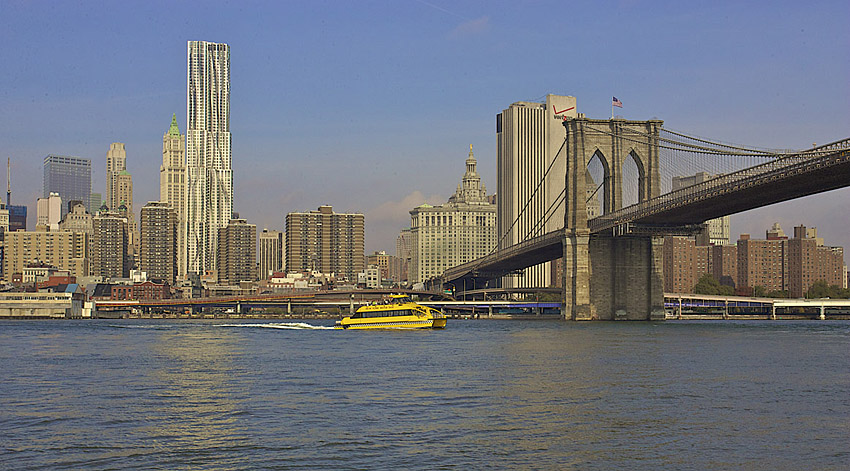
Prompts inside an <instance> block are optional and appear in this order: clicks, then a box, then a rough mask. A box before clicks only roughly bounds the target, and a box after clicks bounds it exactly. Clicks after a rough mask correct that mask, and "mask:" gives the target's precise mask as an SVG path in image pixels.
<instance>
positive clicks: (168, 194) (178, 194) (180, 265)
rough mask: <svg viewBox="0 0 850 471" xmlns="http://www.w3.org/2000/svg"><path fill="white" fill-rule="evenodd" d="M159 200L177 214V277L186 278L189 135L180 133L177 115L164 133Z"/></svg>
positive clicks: (173, 116)
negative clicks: (187, 157)
mask: <svg viewBox="0 0 850 471" xmlns="http://www.w3.org/2000/svg"><path fill="white" fill-rule="evenodd" d="M159 200H160V201H161V202H163V203H168V204H169V205H170V206H171V207H172V208H174V210H175V212H176V214H177V267H176V269H177V278H178V279H184V278H185V277H186V208H185V206H186V136H184V135H183V134H180V129H179V128H178V126H177V115H172V116H171V127H169V128H168V131H167V132H166V133H165V134H164V135H163V136H162V165H161V166H160V167H159Z"/></svg>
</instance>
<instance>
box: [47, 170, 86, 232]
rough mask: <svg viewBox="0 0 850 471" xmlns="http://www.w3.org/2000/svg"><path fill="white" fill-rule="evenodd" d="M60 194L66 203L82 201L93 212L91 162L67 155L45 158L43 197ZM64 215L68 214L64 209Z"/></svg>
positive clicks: (63, 208)
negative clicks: (91, 201)
mask: <svg viewBox="0 0 850 471" xmlns="http://www.w3.org/2000/svg"><path fill="white" fill-rule="evenodd" d="M50 193H58V194H59V196H60V197H62V199H63V200H64V201H73V200H77V201H82V202H83V204H84V205H86V209H87V210H88V211H89V212H91V210H92V207H91V204H90V198H91V160H89V159H82V158H80V157H70V156H66V155H53V154H49V155H48V156H47V157H45V158H44V189H43V196H44V197H45V198H48V197H49V196H50ZM61 211H62V214H61V216H60V219H61V217H64V216H65V213H67V212H68V210H67V208H65V207H62V210H61Z"/></svg>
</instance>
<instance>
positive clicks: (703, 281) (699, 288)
mask: <svg viewBox="0 0 850 471" xmlns="http://www.w3.org/2000/svg"><path fill="white" fill-rule="evenodd" d="M747 291H749V290H747ZM694 293H696V294H710V295H718V296H734V295H735V294H739V295H747V296H754V297H757V298H788V297H790V296H789V293H788V290H782V291H777V290H772V291H768V290H766V289H765V288H764V287H763V286H753V288H752V293H743V292H740V291H739V292H737V293H736V290H735V288H734V287H733V286H729V285H724V284H721V283H720V282H719V281H718V280H717V279H716V278H715V277H714V276H712V275H711V274H710V273H706V274H704V275H702V276H701V277H700V279H699V281H698V282H697V284H696V286H694ZM806 298H807V299H817V298H832V299H847V298H850V289H847V288H841V287H839V286H836V285H829V284H827V283H826V281H823V280H818V281H815V282H814V283H812V286H810V287H809V290H808V291H806Z"/></svg>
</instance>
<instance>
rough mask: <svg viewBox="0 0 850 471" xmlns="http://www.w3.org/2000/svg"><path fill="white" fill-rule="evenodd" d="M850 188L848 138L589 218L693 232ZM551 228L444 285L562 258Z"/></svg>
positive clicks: (598, 223) (621, 227)
mask: <svg viewBox="0 0 850 471" xmlns="http://www.w3.org/2000/svg"><path fill="white" fill-rule="evenodd" d="M846 186H850V139H843V140H841V141H836V142H834V143H831V144H827V145H825V146H821V147H817V148H814V149H810V150H807V151H805V152H803V153H800V154H793V155H789V156H786V157H782V158H778V159H776V160H774V161H771V162H768V163H765V164H762V165H757V166H754V167H750V168H747V169H744V170H741V171H739V172H735V173H730V174H726V175H721V176H719V177H717V178H714V179H711V180H708V181H706V182H703V183H700V184H697V185H693V186H689V187H686V188H682V189H680V190H677V191H673V192H670V193H667V194H664V195H661V196H658V197H656V198H651V199H649V200H646V201H643V202H640V203H638V204H635V205H632V206H628V207H626V208H623V209H621V210H618V211H613V212H611V213H608V214H604V215H602V216H599V217H597V218H594V219H591V220H589V221H588V227H589V229H590V232H591V233H603V232H605V231H611V233H612V234H613V235H615V236H627V235H631V234H635V235H652V234H657V235H669V234H687V233H694V232H696V231H697V230H699V228H700V227H701V225H702V223H704V222H705V221H707V220H709V219H713V218H717V217H721V216H727V215H730V214H735V213H738V212H741V211H747V210H750V209H755V208H759V207H762V206H768V205H771V204H774V203H779V202H782V201H787V200H791V199H795V198H801V197H803V196H808V195H813V194H816V193H821V192H825V191H830V190H835V189H837V188H842V187H846ZM564 236H565V235H564V231H563V230H562V229H559V230H556V231H552V232H549V233H546V234H543V235H541V236H537V237H534V238H531V239H528V240H526V241H524V242H521V243H519V244H516V245H513V246H511V247H507V248H504V249H500V250H497V251H494V252H493V253H491V254H490V255H487V256H485V257H481V258H478V259H476V260H473V261H471V262H467V263H465V264H463V265H458V266H457V267H454V268H451V269H449V270H446V272H445V273H444V274H443V276H442V279H441V280H440V281H442V282H443V283H451V284H454V285H455V286H457V285H458V284H464V283H467V282H468V283H469V284H470V285H473V286H474V284H475V280H476V279H479V280H481V279H493V278H498V277H501V276H503V275H505V274H508V273H510V272H512V271H515V270H521V269H523V268H527V267H530V266H534V265H537V264H539V263H542V262H546V261H549V260H555V259H558V258H560V257H562V256H563V242H564Z"/></svg>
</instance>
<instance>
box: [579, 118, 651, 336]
mask: <svg viewBox="0 0 850 471" xmlns="http://www.w3.org/2000/svg"><path fill="white" fill-rule="evenodd" d="M563 124H564V128H565V130H566V136H565V139H566V145H565V148H566V156H567V161H566V175H565V185H566V196H565V211H564V243H563V247H564V260H563V261H564V271H563V273H564V279H563V286H564V317H565V318H567V319H573V320H584V319H588V320H589V319H635V320H638V319H648V318H658V317H659V316H662V317H663V314H664V309H663V308H664V306H663V302H664V294H663V277H662V273H661V266H662V260H661V256H662V243H663V240H662V239H661V238H659V237H649V236H644V237H635V236H630V237H615V236H614V235H613V234H591V233H590V230H589V228H588V224H587V221H588V212H587V194H588V193H587V182H588V180H587V178H586V175H587V167H588V164H589V163H590V161H591V159H593V158H594V157H598V158H600V160H601V161H602V162H603V165H604V166H605V167H606V172H605V173H606V175H605V181H604V202H603V203H602V205H603V208H604V209H603V213H607V212H609V211H616V210H618V209H621V208H622V207H623V191H622V188H623V180H624V175H623V168H624V164H625V163H626V161H627V160H628V159H631V160H632V161H633V162H634V164H635V165H636V166H637V167H638V200H639V201H644V200H647V199H649V198H652V197H655V196H658V195H659V194H660V191H661V181H660V171H659V152H658V134H659V131H660V129H661V126H662V124H663V122H662V121H660V120H649V121H627V120H624V119H611V120H594V119H587V118H575V119H567V120H565V121H564V122H563ZM600 156H601V157H600Z"/></svg>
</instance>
